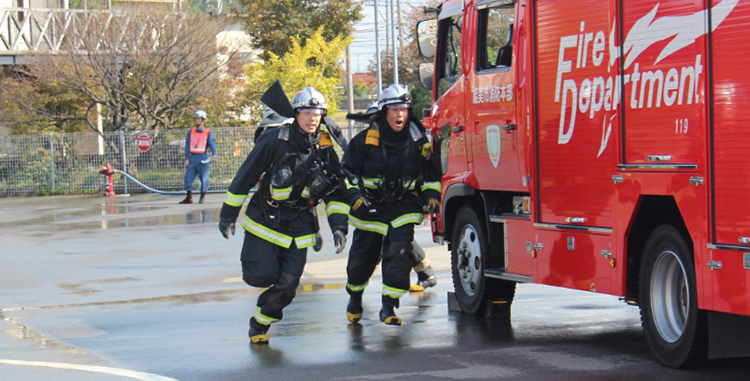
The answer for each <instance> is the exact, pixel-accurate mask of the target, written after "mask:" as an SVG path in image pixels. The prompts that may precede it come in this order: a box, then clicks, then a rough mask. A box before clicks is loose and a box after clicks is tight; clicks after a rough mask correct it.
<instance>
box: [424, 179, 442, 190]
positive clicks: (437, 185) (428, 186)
mask: <svg viewBox="0 0 750 381" xmlns="http://www.w3.org/2000/svg"><path fill="white" fill-rule="evenodd" d="M428 189H432V190H436V191H438V192H440V190H441V189H442V187H441V185H440V181H432V182H429V183H424V184H422V190H423V191H425V190H428Z"/></svg>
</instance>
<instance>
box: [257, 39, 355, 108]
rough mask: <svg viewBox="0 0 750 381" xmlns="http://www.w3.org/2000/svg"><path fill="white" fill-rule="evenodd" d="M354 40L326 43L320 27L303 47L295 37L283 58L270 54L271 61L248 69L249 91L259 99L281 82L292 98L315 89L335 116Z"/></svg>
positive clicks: (337, 40) (335, 40) (336, 40)
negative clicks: (343, 70)
mask: <svg viewBox="0 0 750 381" xmlns="http://www.w3.org/2000/svg"><path fill="white" fill-rule="evenodd" d="M352 38H353V37H347V38H341V37H336V38H334V39H333V40H331V41H328V42H326V41H325V39H324V38H323V27H320V28H318V30H317V31H316V32H315V33H314V34H313V35H312V37H310V38H308V39H307V40H306V41H305V42H304V46H302V45H301V44H300V41H299V39H298V38H292V47H291V49H290V50H289V51H288V52H287V53H286V54H284V56H283V57H279V56H277V55H275V54H273V53H270V52H269V56H270V58H269V60H268V61H266V62H260V61H258V62H255V63H252V64H250V65H248V66H246V68H245V73H246V74H247V76H248V86H249V90H250V92H252V93H254V94H255V95H256V96H257V98H256V99H259V98H260V96H261V95H262V94H263V92H264V91H266V89H268V88H269V87H270V86H271V84H273V82H275V81H276V80H277V79H278V80H281V84H282V86H283V87H284V91H285V92H286V95H287V97H288V98H289V99H291V97H292V96H293V95H294V93H295V92H296V91H298V90H301V89H304V88H305V87H308V86H312V87H314V88H315V89H316V90H318V91H320V92H321V93H322V94H323V96H325V97H326V101H328V113H329V115H330V114H333V113H334V112H335V111H336V109H337V108H338V103H339V98H340V96H341V94H340V93H339V92H338V91H337V90H336V85H338V84H339V82H340V79H341V60H342V59H343V58H344V52H345V50H346V47H347V46H349V44H350V43H351V41H352Z"/></svg>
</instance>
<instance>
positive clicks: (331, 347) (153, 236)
mask: <svg viewBox="0 0 750 381" xmlns="http://www.w3.org/2000/svg"><path fill="white" fill-rule="evenodd" d="M179 200H180V198H179V197H176V196H162V195H154V194H149V195H133V196H130V197H128V196H117V197H95V196H87V197H48V198H2V199H0V240H1V243H0V319H1V320H2V321H1V322H0V327H2V329H1V330H0V379H2V380H39V379H55V380H170V379H177V380H247V379H252V380H294V379H297V380H350V379H351V380H381V379H397V380H412V379H438V380H441V379H442V380H492V379H507V380H519V379H529V380H562V379H565V380H567V379H575V380H580V379H596V380H599V379H607V380H631V379H632V380H636V379H637V380H640V379H679V380H703V379H708V378H711V379H717V380H725V379H738V380H740V379H747V378H748V377H750V365H748V362H747V361H746V360H742V361H737V360H735V361H714V362H711V363H710V364H708V366H705V367H703V368H700V369H693V370H687V371H676V370H671V369H666V368H663V367H661V366H660V365H658V364H657V363H656V362H655V360H654V359H653V358H652V356H651V354H650V353H649V350H648V346H647V344H646V342H645V339H644V338H643V336H642V333H641V328H640V319H639V312H638V309H637V308H636V307H632V306H627V305H625V304H624V303H622V302H620V301H618V300H617V298H615V297H611V296H606V295H598V294H593V293H588V292H580V291H570V290H563V289H557V288H551V287H545V286H539V285H529V284H523V285H519V286H518V290H517V293H516V299H515V302H514V304H513V311H512V314H513V318H512V321H511V322H507V321H488V320H485V319H482V318H475V317H472V316H465V315H462V314H460V313H456V312H450V311H448V304H447V293H448V292H449V291H451V290H452V282H451V278H450V271H449V266H450V264H449V254H448V252H447V251H446V248H445V247H443V246H437V245H435V244H433V243H432V242H431V237H430V232H429V228H428V227H427V226H426V225H425V226H422V227H419V228H418V229H417V240H418V241H419V242H420V244H422V246H423V247H425V249H426V251H427V253H428V256H429V258H430V259H431V261H432V262H433V266H434V267H435V269H436V270H438V276H439V284H438V286H437V287H435V288H432V289H428V290H427V291H425V292H423V293H410V294H408V295H406V296H404V297H403V298H402V302H401V305H402V306H401V308H400V309H399V310H397V312H398V314H399V316H401V317H402V318H403V320H404V325H402V326H401V327H392V326H385V325H383V324H382V323H380V322H379V321H378V320H377V312H378V310H379V307H380V306H379V304H380V287H381V283H380V278H379V276H378V277H374V278H373V279H372V280H371V282H370V287H368V289H367V290H366V292H365V298H364V305H365V316H364V320H363V321H362V324H361V325H356V326H355V325H349V324H347V323H348V322H347V321H346V317H345V312H344V311H345V308H346V303H347V295H346V292H345V290H344V288H343V286H344V282H345V272H344V268H345V265H346V257H345V255H341V256H337V255H335V254H334V253H333V250H332V247H331V246H332V244H331V241H330V239H329V235H330V233H329V232H328V227H327V225H324V226H323V227H322V229H323V232H324V235H323V236H324V238H326V239H327V241H326V244H325V246H324V248H323V250H322V251H321V252H320V253H315V252H312V251H310V252H309V254H308V266H307V268H306V272H305V275H304V278H303V281H302V283H303V284H302V286H301V288H300V290H299V291H298V295H297V298H296V299H295V301H294V302H293V303H292V305H290V306H289V307H287V308H286V309H285V311H284V313H285V318H284V320H282V321H281V322H279V323H277V324H274V325H273V326H272V328H271V330H270V331H269V335H270V339H271V343H270V345H267V346H254V345H250V344H249V343H248V338H247V320H248V319H249V317H250V316H251V315H252V313H253V312H254V305H255V300H256V298H257V296H258V294H259V291H258V290H256V289H252V288H250V287H247V286H246V285H245V284H244V283H243V282H242V281H241V280H240V278H239V276H240V268H239V252H240V248H241V245H242V237H241V233H240V232H238V235H237V236H234V237H231V239H230V240H225V239H224V238H223V237H221V236H220V234H219V232H218V229H217V223H218V211H219V208H220V207H221V203H222V200H223V195H219V194H211V195H208V202H207V203H206V204H203V205H200V204H194V205H177V202H178V201H179ZM376 273H377V271H376ZM412 276H413V278H414V275H412Z"/></svg>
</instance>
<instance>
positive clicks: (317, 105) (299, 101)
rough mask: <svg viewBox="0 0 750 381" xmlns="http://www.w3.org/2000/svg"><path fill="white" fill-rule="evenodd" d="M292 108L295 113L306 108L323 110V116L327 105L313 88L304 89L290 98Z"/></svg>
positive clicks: (324, 99)
mask: <svg viewBox="0 0 750 381" xmlns="http://www.w3.org/2000/svg"><path fill="white" fill-rule="evenodd" d="M292 108H293V109H294V111H295V112H298V111H299V110H300V109H306V108H309V109H318V110H323V115H325V114H326V112H327V111H328V103H326V98H325V97H324V96H323V94H321V93H320V91H318V90H315V88H313V87H305V88H304V89H302V90H300V91H298V92H297V93H296V94H294V97H292Z"/></svg>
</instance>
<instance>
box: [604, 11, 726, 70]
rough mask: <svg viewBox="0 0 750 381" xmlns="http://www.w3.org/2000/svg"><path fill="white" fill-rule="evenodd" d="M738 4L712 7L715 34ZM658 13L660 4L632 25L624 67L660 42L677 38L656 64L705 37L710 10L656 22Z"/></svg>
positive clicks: (626, 40) (624, 45)
mask: <svg viewBox="0 0 750 381" xmlns="http://www.w3.org/2000/svg"><path fill="white" fill-rule="evenodd" d="M738 2H739V0H724V1H722V2H721V3H720V4H718V5H716V6H714V7H713V10H712V13H711V27H712V28H711V30H712V31H713V30H716V28H717V27H718V26H719V25H720V24H721V23H722V22H723V21H724V20H725V19H726V18H727V16H728V15H729V13H731V12H732V10H733V9H734V7H735V6H736V5H737V3H738ZM658 9H659V4H658V3H657V4H656V6H654V9H652V10H651V11H650V12H649V13H648V14H646V15H645V16H643V17H642V18H641V19H640V20H638V21H636V22H635V24H633V27H632V28H631V29H630V32H629V33H628V36H627V38H625V42H624V43H623V50H624V52H625V55H626V58H625V63H624V64H625V68H626V69H627V68H628V67H629V66H630V65H631V64H632V63H633V62H635V60H636V59H637V58H638V56H639V55H641V53H643V52H644V51H645V50H646V49H648V48H649V47H650V46H651V45H653V44H655V43H657V42H659V41H663V40H666V39H669V38H671V37H674V39H672V41H670V42H669V43H668V44H667V46H665V47H664V50H662V51H661V53H660V54H659V56H658V57H657V58H656V61H655V62H654V64H656V63H659V61H661V60H663V59H665V58H667V57H669V55H670V54H672V53H674V52H676V51H678V50H680V49H682V48H684V47H686V46H689V45H690V44H692V43H694V42H695V40H696V39H698V38H699V37H701V36H702V35H704V34H706V25H707V24H708V22H707V21H708V10H702V11H699V12H696V13H694V14H692V15H687V16H665V17H661V18H659V19H658V20H654V17H656V11H657V10H658ZM613 34H614V33H612V34H611V35H610V45H613V43H612V42H613V41H611V40H612V38H611V37H612V35H613ZM610 51H612V50H610ZM611 61H612V60H610V62H611Z"/></svg>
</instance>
